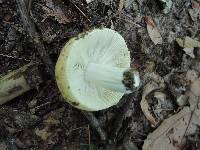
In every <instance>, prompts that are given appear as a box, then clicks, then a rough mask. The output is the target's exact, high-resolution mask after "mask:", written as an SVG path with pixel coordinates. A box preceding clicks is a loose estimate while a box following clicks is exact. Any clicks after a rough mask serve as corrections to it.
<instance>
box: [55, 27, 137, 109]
mask: <svg viewBox="0 0 200 150" xmlns="http://www.w3.org/2000/svg"><path fill="white" fill-rule="evenodd" d="M129 67H130V52H129V51H128V48H127V45H126V42H125V40H124V39H123V37H122V36H121V35H120V34H119V33H117V32H116V31H114V30H111V29H108V28H102V29H93V30H90V31H88V32H84V33H81V34H79V35H78V36H77V37H75V38H72V39H71V40H69V42H67V44H65V46H64V48H63V49H62V51H61V54H60V56H59V58H58V60H57V64H56V70H55V74H56V81H57V85H58V88H59V90H60V92H61V94H62V96H63V97H64V99H65V100H66V101H67V102H68V103H70V104H71V105H73V106H74V107H76V108H79V109H82V110H86V111H98V110H102V109H106V108H109V107H111V106H113V105H115V104H117V103H118V102H119V100H120V99H121V97H122V96H123V95H124V94H125V93H127V92H130V91H131V90H132V89H133V88H136V87H138V86H139V82H140V79H139V73H138V72H137V71H135V70H133V69H130V68H129Z"/></svg>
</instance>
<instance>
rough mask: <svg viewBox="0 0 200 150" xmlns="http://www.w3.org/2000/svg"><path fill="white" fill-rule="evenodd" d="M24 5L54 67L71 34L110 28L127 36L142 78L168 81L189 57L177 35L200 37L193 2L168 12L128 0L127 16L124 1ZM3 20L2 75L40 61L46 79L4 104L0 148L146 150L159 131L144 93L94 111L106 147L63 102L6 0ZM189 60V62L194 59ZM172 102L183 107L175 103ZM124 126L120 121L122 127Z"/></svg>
mask: <svg viewBox="0 0 200 150" xmlns="http://www.w3.org/2000/svg"><path fill="white" fill-rule="evenodd" d="M25 2H26V3H27V8H28V13H29V15H30V17H31V19H32V21H33V22H34V24H35V26H36V30H37V32H38V33H39V36H40V37H41V39H42V43H43V44H44V46H45V49H46V51H47V53H48V55H49V56H50V58H51V60H52V61H53V63H54V65H55V63H56V60H57V58H58V56H59V53H60V51H61V49H62V47H63V46H64V44H65V43H66V42H67V41H68V40H69V39H70V38H71V37H74V36H76V35H77V34H79V33H81V32H83V31H87V30H89V29H92V28H98V27H108V28H112V29H114V30H116V31H118V32H119V33H120V34H121V35H122V36H123V37H124V38H125V40H126V42H127V45H128V48H129V50H130V53H131V59H132V62H133V63H132V66H133V67H135V68H137V69H138V70H139V72H140V74H141V76H144V75H145V74H147V73H149V72H154V73H156V74H158V75H159V76H160V77H163V78H164V77H165V76H166V75H168V74H170V73H171V71H172V70H175V69H180V68H181V67H182V64H183V57H184V56H185V52H184V51H183V50H182V48H181V47H180V46H178V44H177V43H176V41H175V38H176V37H180V38H183V37H185V36H190V37H192V38H197V39H200V37H199V35H200V34H199V33H200V24H199V21H197V22H194V21H193V20H192V19H191V17H190V15H189V13H188V9H191V8H192V6H191V1H189V0H174V1H173V5H172V8H171V10H170V12H169V13H168V14H164V13H163V12H162V10H163V5H162V4H161V3H160V1H158V0H125V1H124V7H123V9H122V10H121V11H120V12H119V10H118V8H119V0H94V1H92V2H91V3H89V4H87V2H86V1H85V0H41V1H39V0H26V1H25ZM144 16H150V17H151V18H153V20H154V22H155V24H156V25H157V27H158V29H159V31H160V33H161V35H162V38H163V43H162V44H158V45H155V44H153V42H152V41H151V39H150V37H149V35H148V32H147V28H146V23H145V21H144ZM0 20H1V22H0V74H1V76H3V75H5V74H7V73H8V72H10V71H12V70H15V69H18V68H20V67H22V66H23V65H25V64H27V63H29V62H31V61H32V62H35V63H37V64H39V70H40V74H41V76H42V78H43V83H41V84H39V85H38V86H37V88H36V89H32V90H31V91H28V92H26V93H25V94H23V95H21V96H19V97H16V98H15V99H13V100H12V101H10V102H9V103H6V104H4V105H2V106H1V107H0V122H1V123H0V149H1V150H4V149H6V148H7V149H10V150H18V149H20V150H21V149H34V150H37V149H38V150H50V149H52V150H56V149H59V150H61V149H62V150H65V149H66V150H67V149H90V150H93V149H106V148H107V149H108V146H107V145H109V143H110V145H111V147H112V148H113V145H112V143H113V142H114V143H115V144H114V145H115V148H114V149H126V148H124V144H126V143H127V142H128V141H129V143H130V142H132V143H135V145H136V146H137V147H138V148H139V149H141V148H142V145H143V141H144V140H145V138H146V137H147V135H148V133H149V132H151V131H152V130H153V128H152V126H151V124H150V122H149V121H148V120H147V119H146V117H145V116H144V114H143V112H142V110H141V108H140V101H141V97H142V90H141V91H138V92H136V93H137V94H136V93H133V94H130V95H128V96H124V97H123V98H122V100H121V101H120V103H119V104H117V105H116V106H113V107H112V108H109V109H107V110H102V111H99V112H95V113H94V114H95V116H96V117H97V119H98V120H99V123H100V126H101V127H102V128H103V129H104V130H105V131H106V133H107V134H108V135H110V136H108V140H107V141H106V143H107V144H105V141H101V140H100V137H99V135H98V133H97V132H96V130H95V129H94V128H92V127H91V125H90V123H89V121H88V120H87V118H85V116H84V115H83V114H82V113H81V111H79V110H77V109H75V108H73V107H72V106H71V105H69V104H68V103H66V102H64V101H62V98H61V96H60V93H59V91H58V89H57V88H56V83H55V81H54V80H53V79H52V77H51V76H50V74H49V72H48V70H47V68H46V67H45V65H44V64H43V63H42V61H41V60H40V55H39V53H38V52H37V49H36V47H35V45H34V43H33V42H32V41H31V38H30V37H29V36H28V34H27V31H26V29H25V28H24V26H23V22H22V20H21V17H20V13H19V10H18V7H17V4H16V1H13V0H0ZM184 58H185V59H187V60H188V62H190V58H189V57H188V56H186V57H184ZM166 89H167V90H166V94H167V95H168V96H169V97H168V98H169V99H172V100H174V99H175V98H174V93H173V92H172V91H171V90H173V87H167V88H166ZM127 105H128V107H127ZM166 105H167V104H166ZM170 105H171V104H170ZM173 105H174V107H173V108H177V106H176V105H175V104H174V102H173ZM126 108H127V109H126ZM170 113H171V112H170ZM165 116H166V115H165ZM120 117H121V121H119V119H118V118H120ZM117 123H121V124H120V127H119V125H116V124H117ZM115 128H116V129H115ZM113 130H115V131H116V132H115V131H113Z"/></svg>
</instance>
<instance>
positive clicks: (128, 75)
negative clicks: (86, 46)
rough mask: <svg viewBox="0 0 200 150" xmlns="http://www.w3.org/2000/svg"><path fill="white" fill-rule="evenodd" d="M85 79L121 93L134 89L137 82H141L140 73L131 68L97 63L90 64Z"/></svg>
mask: <svg viewBox="0 0 200 150" xmlns="http://www.w3.org/2000/svg"><path fill="white" fill-rule="evenodd" d="M85 79H86V81H88V82H89V83H92V84H95V85H98V86H101V87H103V88H105V89H109V90H112V91H116V92H121V93H125V92H127V91H128V90H132V88H133V87H137V86H138V85H137V84H139V83H138V82H139V75H138V74H136V72H133V71H132V70H131V69H129V68H119V67H113V66H105V65H101V64H95V63H89V64H88V66H87V68H86V72H85ZM135 79H136V80H138V82H137V81H135Z"/></svg>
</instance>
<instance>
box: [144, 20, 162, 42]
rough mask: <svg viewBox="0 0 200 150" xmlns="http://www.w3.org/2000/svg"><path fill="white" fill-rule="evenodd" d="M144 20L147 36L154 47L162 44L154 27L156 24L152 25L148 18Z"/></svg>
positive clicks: (152, 22) (159, 35) (158, 32)
mask: <svg viewBox="0 0 200 150" xmlns="http://www.w3.org/2000/svg"><path fill="white" fill-rule="evenodd" d="M144 20H145V22H146V24H147V31H148V34H149V36H150V38H151V40H152V41H153V43H154V44H155V45H156V44H162V37H161V34H160V31H159V30H158V28H157V27H156V24H155V23H154V21H153V20H152V19H151V17H149V16H145V17H144Z"/></svg>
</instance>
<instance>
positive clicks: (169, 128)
mask: <svg viewBox="0 0 200 150" xmlns="http://www.w3.org/2000/svg"><path fill="white" fill-rule="evenodd" d="M191 114H192V111H191V109H190V108H189V107H185V108H184V109H183V110H181V111H180V112H179V113H177V114H175V115H173V116H171V117H170V118H168V119H166V120H164V121H163V123H162V124H161V125H160V126H159V127H158V128H157V129H156V130H155V131H154V132H153V133H151V134H149V135H148V137H147V139H146V140H145V142H144V145H143V148H142V149H143V150H161V149H162V150H177V149H182V148H183V146H184V144H185V139H184V137H185V135H189V134H192V133H195V131H196V125H197V124H199V117H198V116H197V115H196V114H195V113H193V115H192V116H191Z"/></svg>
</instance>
